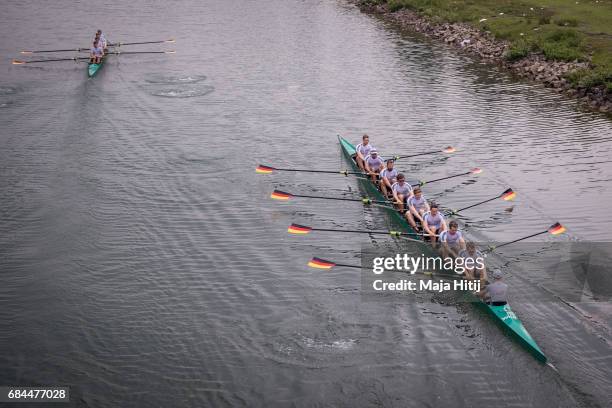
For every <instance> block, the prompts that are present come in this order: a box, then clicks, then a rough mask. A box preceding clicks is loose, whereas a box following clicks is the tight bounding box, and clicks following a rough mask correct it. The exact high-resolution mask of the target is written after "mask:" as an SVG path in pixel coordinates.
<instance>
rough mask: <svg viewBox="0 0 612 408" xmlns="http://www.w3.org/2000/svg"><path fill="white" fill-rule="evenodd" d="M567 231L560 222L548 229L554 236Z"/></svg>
mask: <svg viewBox="0 0 612 408" xmlns="http://www.w3.org/2000/svg"><path fill="white" fill-rule="evenodd" d="M565 231H566V229H565V227H564V226H563V225H561V223H559V222H556V223H554V224H553V225H551V226H550V228H548V232H550V233H551V234H552V235H559V234H563V233H564V232H565Z"/></svg>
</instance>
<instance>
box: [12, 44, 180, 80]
mask: <svg viewBox="0 0 612 408" xmlns="http://www.w3.org/2000/svg"><path fill="white" fill-rule="evenodd" d="M174 42H175V41H174V40H173V39H169V40H161V41H140V42H130V43H123V42H118V43H111V44H108V48H107V50H106V51H105V53H104V55H103V56H102V59H101V60H100V63H99V64H93V63H91V62H89V61H90V58H91V57H79V56H74V57H70V58H53V59H35V60H19V59H14V60H13V61H12V64H13V65H27V64H43V63H50V62H64V61H74V62H87V77H89V78H92V77H94V76H95V75H96V74H97V73H98V72H100V70H101V69H102V66H103V65H104V62H105V61H106V58H108V56H109V55H115V56H119V55H126V54H130V55H134V54H174V53H175V51H127V52H124V51H119V49H120V47H122V46H127V45H142V44H162V43H174ZM65 52H77V53H84V52H90V49H89V48H66V49H58V50H34V51H30V50H23V51H21V54H24V55H31V54H48V53H65Z"/></svg>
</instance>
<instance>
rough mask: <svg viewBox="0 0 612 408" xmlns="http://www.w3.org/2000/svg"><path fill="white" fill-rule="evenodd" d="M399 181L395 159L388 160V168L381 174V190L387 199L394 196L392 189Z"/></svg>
mask: <svg viewBox="0 0 612 408" xmlns="http://www.w3.org/2000/svg"><path fill="white" fill-rule="evenodd" d="M396 181H397V170H395V169H394V168H393V159H389V160H387V167H385V168H384V169H383V171H381V172H380V189H381V190H382V192H383V194H384V195H385V197H389V196H390V195H392V192H391V187H392V186H393V184H394V183H395V182H396Z"/></svg>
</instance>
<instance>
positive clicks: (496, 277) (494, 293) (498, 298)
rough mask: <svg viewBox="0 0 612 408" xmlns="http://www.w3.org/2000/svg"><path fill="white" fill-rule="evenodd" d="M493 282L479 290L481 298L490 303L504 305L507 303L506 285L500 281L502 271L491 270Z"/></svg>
mask: <svg viewBox="0 0 612 408" xmlns="http://www.w3.org/2000/svg"><path fill="white" fill-rule="evenodd" d="M492 275H493V282H492V283H490V284H488V285H487V286H485V288H484V289H483V290H482V291H480V296H481V298H482V299H483V300H484V301H485V302H486V303H487V304H490V305H493V306H504V305H505V304H506V303H508V285H506V283H505V282H503V281H502V278H503V274H502V271H500V270H499V269H496V270H494V271H493V274H492Z"/></svg>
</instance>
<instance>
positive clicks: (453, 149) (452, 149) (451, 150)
mask: <svg viewBox="0 0 612 408" xmlns="http://www.w3.org/2000/svg"><path fill="white" fill-rule="evenodd" d="M456 151H457V149H455V148H454V147H453V146H446V147H445V148H444V149H443V150H442V152H443V153H447V154H448V153H455V152H456Z"/></svg>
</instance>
